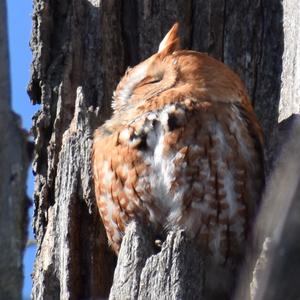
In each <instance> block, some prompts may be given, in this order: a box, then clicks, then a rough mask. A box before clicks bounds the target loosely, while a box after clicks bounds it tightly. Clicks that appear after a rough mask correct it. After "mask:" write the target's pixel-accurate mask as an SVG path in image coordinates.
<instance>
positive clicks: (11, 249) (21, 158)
mask: <svg viewBox="0 0 300 300" xmlns="http://www.w3.org/2000/svg"><path fill="white" fill-rule="evenodd" d="M6 22H7V20H6V3H5V1H0V64H1V67H0V299H12V300H14V299H16V300H17V299H21V295H22V286H23V270H22V260H23V251H24V248H25V244H26V238H27V221H28V220H27V213H28V207H29V204H30V201H29V199H28V198H27V196H26V178H27V170H28V165H29V158H28V153H27V149H26V143H27V141H26V135H25V132H24V131H23V130H22V129H21V128H20V124H21V121H20V118H19V116H17V115H16V114H15V113H14V112H12V110H11V103H10V78H9V76H10V74H9V56H8V40H7V25H6Z"/></svg>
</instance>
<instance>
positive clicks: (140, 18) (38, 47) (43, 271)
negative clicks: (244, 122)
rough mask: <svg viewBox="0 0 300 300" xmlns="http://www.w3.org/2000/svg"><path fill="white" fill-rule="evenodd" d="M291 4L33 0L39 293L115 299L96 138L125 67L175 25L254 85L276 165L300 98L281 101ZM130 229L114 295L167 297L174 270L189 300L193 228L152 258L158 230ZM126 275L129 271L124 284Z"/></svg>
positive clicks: (189, 44)
mask: <svg viewBox="0 0 300 300" xmlns="http://www.w3.org/2000/svg"><path fill="white" fill-rule="evenodd" d="M295 1H296V0H295ZM295 3H296V2H295ZM294 5H297V4H294ZM287 6H288V4H287V1H286V2H284V6H283V5H282V1H280V0H272V1H271V0H255V1H252V0H246V1H234V0H205V1H204V0H200V1H192V0H178V1H175V0H171V1H158V0H143V1H137V0H128V1H127V0H126V1H117V0H111V1H101V0H55V1H47V0H35V1H34V12H33V32H32V39H31V48H32V51H33V63H32V77H31V81H30V84H29V94H30V97H31V99H32V101H33V102H34V103H40V104H42V106H41V109H40V111H39V112H38V113H37V114H36V116H35V120H34V122H35V125H34V134H35V145H36V146H35V149H36V153H35V158H34V164H33V165H34V171H35V173H36V183H35V199H34V200H35V216H34V228H35V234H36V238H37V241H38V252H37V257H36V262H35V269H34V275H33V280H34V286H33V292H32V295H33V298H34V299H41V298H42V299H59V298H61V299H94V298H100V297H107V296H108V294H109V290H110V287H111V284H112V280H113V271H114V268H115V260H116V259H115V257H114V256H113V255H112V253H111V252H110V250H109V249H108V247H107V241H106V238H105V233H104V229H103V226H102V224H101V222H100V218H99V215H98V212H97V209H96V207H95V197H94V189H93V181H92V178H91V166H90V158H91V145H92V135H93V131H94V130H95V128H97V127H98V126H99V125H101V124H102V123H103V122H104V121H105V120H106V119H107V118H109V116H110V114H111V108H110V103H111V95H112V92H113V89H114V88H115V86H116V84H117V82H118V80H119V79H120V77H121V75H122V74H123V72H124V71H125V69H126V67H127V66H129V65H134V64H136V63H138V62H139V61H141V60H143V59H144V58H146V57H148V56H149V55H150V54H152V53H153V52H155V51H156V50H157V47H158V45H159V42H160V40H161V38H162V37H163V35H164V34H165V33H166V32H167V31H168V29H169V28H170V27H171V25H172V24H173V23H174V22H175V21H179V22H180V25H181V31H180V35H181V39H182V46H183V48H188V49H194V50H197V51H204V52H208V53H209V54H210V55H212V56H214V57H216V58H218V59H221V60H223V61H224V62H225V63H226V64H228V65H229V66H230V67H231V68H232V69H233V70H235V71H236V72H237V73H238V74H239V75H240V76H241V78H242V79H243V80H244V81H245V83H246V86H247V88H248V91H249V94H250V96H251V99H252V101H253V105H254V107H255V110H256V112H257V115H258V117H259V119H260V121H261V123H262V126H263V129H264V131H265V136H266V166H267V170H268V172H269V171H270V170H271V167H272V162H273V161H274V153H275V148H276V147H275V145H276V143H277V124H278V117H279V110H278V109H279V104H280V105H281V104H282V105H285V104H283V103H288V104H286V105H287V106H288V107H291V104H290V103H291V102H289V101H294V100H289V98H288V97H287V99H286V98H285V99H284V101H283V99H282V98H280V92H281V91H282V90H281V86H284V82H285V81H286V80H287V78H288V77H289V76H293V75H292V70H291V68H292V66H291V67H290V69H284V70H285V72H286V73H285V74H287V75H284V76H285V77H284V78H282V76H283V75H282V74H284V73H282V68H283V57H284V59H285V57H287V56H283V51H284V50H286V48H285V47H286V42H285V40H284V34H283V23H282V22H283V20H285V21H286V22H287V20H289V21H290V20H291V19H290V18H289V14H293V13H294V12H293V10H292V9H291V10H289V9H287ZM283 8H284V9H283ZM284 14H285V15H284ZM284 16H285V17H284ZM298 19H299V18H298ZM292 20H294V19H292ZM295 20H296V18H295ZM286 30H289V29H288V27H286ZM285 36H286V35H285ZM296 41H297V39H294V43H296ZM282 80H283V84H281V81H282ZM296 106H297V105H296ZM292 110H293V109H292ZM294 112H296V111H294ZM130 228H131V229H130V230H129V231H128V233H127V234H126V236H125V241H124V243H123V246H122V251H123V252H122V251H121V252H122V253H124V255H123V254H122V253H121V259H119V263H118V266H117V271H116V273H115V280H114V286H113V288H112V294H111V299H121V298H119V296H118V293H119V291H120V290H121V289H122V292H123V288H124V294H122V295H124V298H123V299H125V298H126V293H127V295H128V298H131V296H132V297H133V298H134V297H137V295H140V296H141V297H142V296H143V297H146V298H147V297H148V298H151V297H152V298H153V299H154V298H155V299H156V296H157V297H158V298H159V297H160V295H158V294H157V292H158V290H157V288H158V287H163V286H164V287H165V286H166V283H172V280H174V278H173V279H172V278H170V274H171V273H168V272H170V270H171V271H172V272H173V271H174V273H172V274H177V275H178V274H180V275H178V276H179V277H178V285H176V284H174V288H170V289H169V286H167V288H166V289H165V290H164V291H163V292H166V293H167V294H168V295H172V296H174V297H175V295H176V296H178V295H181V296H178V297H182V298H185V299H187V298H186V297H187V295H186V296H184V295H183V294H180V293H183V290H184V289H185V288H186V286H185V283H184V282H183V280H182V279H183V278H185V277H184V276H186V273H185V272H186V269H185V270H184V269H181V268H182V267H183V266H184V265H185V263H187V264H188V265H189V266H191V274H194V272H195V270H199V274H200V273H201V261H199V262H196V263H195V261H194V263H195V264H194V266H193V264H192V262H191V261H190V260H189V259H190V258H189V256H190V254H189V255H188V254H187V253H190V252H189V251H192V253H193V250H188V248H189V247H187V245H189V244H188V243H189V241H186V240H185V238H184V233H181V232H179V233H171V235H170V236H169V237H168V239H167V242H166V244H165V245H164V246H163V250H162V251H161V252H160V253H159V254H155V256H152V257H150V256H151V255H152V254H154V252H153V251H155V250H152V249H151V247H150V248H148V247H147V246H145V245H146V244H147V241H145V240H144V238H143V237H144V236H145V235H146V236H147V234H148V231H147V229H145V228H141V229H137V227H134V225H132V226H131V227H130ZM142 241H144V242H145V243H146V244H143V243H144V242H142ZM140 243H141V244H140ZM132 245H134V247H132ZM190 248H191V249H192V246H191V247H190ZM185 251H186V252H185ZM194 256H195V255H192V256H191V257H194ZM149 257H150V258H149ZM171 257H173V258H176V257H178V260H176V259H174V260H172V259H171ZM127 262H128V263H127ZM157 264H158V265H160V266H161V268H160V269H159V271H158V273H156V270H155V269H154V266H155V265H157ZM126 268H127V269H126ZM163 270H166V271H165V273H164V272H163ZM181 270H183V271H182V272H181ZM126 272H127V274H130V276H128V281H126V282H125V281H124V279H122V278H123V277H122V274H125V273H126ZM180 272H181V273H180ZM177 275H176V276H177ZM181 276H183V277H181ZM176 278H177V277H176ZM191 280H192V282H190V285H191V289H190V291H189V293H191V294H193V293H195V294H194V295H197V293H200V292H201V284H199V278H198V277H197V276H194V279H191ZM193 280H194V281H193ZM122 282H124V284H122ZM140 283H142V285H140ZM177 288H178V290H176V289H177ZM167 294H163V296H166V297H167ZM133 295H134V296H133ZM189 295H190V294H189ZM161 297H162V296H161Z"/></svg>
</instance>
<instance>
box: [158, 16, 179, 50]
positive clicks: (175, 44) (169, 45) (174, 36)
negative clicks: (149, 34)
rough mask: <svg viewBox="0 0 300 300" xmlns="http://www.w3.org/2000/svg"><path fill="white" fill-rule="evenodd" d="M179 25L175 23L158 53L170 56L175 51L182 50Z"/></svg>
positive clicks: (160, 45) (161, 43)
mask: <svg viewBox="0 0 300 300" xmlns="http://www.w3.org/2000/svg"><path fill="white" fill-rule="evenodd" d="M178 31H179V23H177V22H176V23H175V24H174V25H173V27H172V28H171V29H170V31H169V32H168V33H167V34H166V36H165V37H164V39H163V40H162V41H161V42H160V44H159V48H158V53H160V54H162V55H168V54H171V53H173V52H174V51H175V50H178V49H180V39H179V36H178Z"/></svg>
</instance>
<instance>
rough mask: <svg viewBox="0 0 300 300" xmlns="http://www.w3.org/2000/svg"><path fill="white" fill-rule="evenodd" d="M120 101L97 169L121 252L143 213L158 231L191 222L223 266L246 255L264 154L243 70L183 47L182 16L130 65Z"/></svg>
mask: <svg viewBox="0 0 300 300" xmlns="http://www.w3.org/2000/svg"><path fill="white" fill-rule="evenodd" d="M113 109H114V112H113V116H112V118H111V119H110V120H108V121H106V123H105V124H104V125H103V126H101V127H100V128H99V129H97V131H96V132H95V136H94V149H93V151H94V152H93V169H94V179H95V190H96V198H97V204H98V207H99V211H100V214H101V217H102V220H103V223H104V226H105V229H106V232H107V236H108V240H109V242H110V244H111V246H112V248H113V249H114V251H115V252H116V253H117V252H118V251H119V248H120V245H121V241H122V236H123V234H124V231H125V228H126V225H127V224H128V222H130V220H132V219H139V220H142V221H145V222H147V223H148V224H150V225H151V226H152V228H153V230H154V231H155V232H156V233H157V234H158V235H159V236H161V233H162V232H167V231H168V230H171V229H172V230H174V229H175V230H176V229H184V230H185V231H186V233H187V235H188V236H189V237H190V238H191V239H193V240H194V242H195V244H196V245H197V247H198V248H199V252H200V253H203V254H204V256H205V257H207V259H208V260H209V261H210V262H212V263H213V264H215V265H216V266H218V265H220V266H222V268H223V267H224V266H226V264H227V265H229V264H232V261H235V259H236V258H238V257H241V256H243V253H244V250H245V249H244V248H245V241H246V238H247V234H248V232H249V226H250V225H251V221H252V220H253V216H254V214H255V211H256V208H257V205H258V202H259V199H260V194H261V190H262V185H263V167H262V158H263V154H262V131H261V128H260V126H259V124H258V122H257V119H256V116H255V114H254V112H253V108H252V106H251V104H250V101H249V99H248V96H247V92H246V90H245V87H244V85H243V83H242V82H241V80H240V79H239V77H238V76H237V75H236V74H234V73H233V72H232V71H231V70H230V69H229V68H228V67H227V66H225V65H224V64H223V63H221V62H219V61H217V60H216V59H214V58H212V57H209V56H208V55H207V54H204V53H199V52H195V51H187V50H179V37H178V25H177V24H175V25H174V26H173V27H172V29H171V30H170V31H169V33H168V34H167V35H166V36H165V38H164V39H163V41H162V42H161V43H160V46H159V50H158V52H157V53H155V54H154V55H152V56H151V57H150V58H148V59H146V60H145V61H143V62H142V63H140V64H139V65H137V66H135V67H134V68H132V69H128V70H127V71H126V73H125V75H124V77H123V78H122V80H121V81H120V83H119V85H118V86H117V88H116V91H115V92H114V97H113ZM225 269H226V268H225ZM229 269H230V268H229ZM220 272H221V271H220ZM222 276H223V275H222ZM208 277H209V276H208ZM225 277H226V275H225ZM223 278H224V277H223ZM224 281H226V278H224Z"/></svg>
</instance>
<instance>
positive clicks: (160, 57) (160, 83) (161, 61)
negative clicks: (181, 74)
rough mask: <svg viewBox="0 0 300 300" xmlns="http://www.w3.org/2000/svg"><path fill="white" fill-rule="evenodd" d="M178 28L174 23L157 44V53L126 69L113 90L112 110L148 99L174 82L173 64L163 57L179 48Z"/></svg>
mask: <svg viewBox="0 0 300 300" xmlns="http://www.w3.org/2000/svg"><path fill="white" fill-rule="evenodd" d="M178 30H179V24H178V23H175V24H174V25H173V27H172V28H171V29H170V31H169V32H168V33H167V34H166V36H165V37H164V39H163V40H162V41H161V43H160V44H159V48H158V51H157V53H155V54H153V55H152V56H151V57H149V58H148V59H146V60H144V61H143V62H141V63H140V64H138V65H137V66H135V67H133V68H128V69H127V70H126V73H125V75H124V76H123V78H122V79H121V81H120V82H119V84H118V86H117V88H116V90H115V91H114V95H113V103H112V106H113V109H114V110H122V108H125V107H127V106H128V105H130V104H132V103H133V100H136V99H139V98H143V100H145V99H148V98H150V97H152V96H153V95H155V94H157V92H158V91H162V90H164V89H167V88H169V87H170V86H171V85H172V84H173V83H174V81H175V79H176V72H175V66H172V65H171V66H170V65H168V64H167V62H166V61H165V59H166V57H167V56H169V55H172V53H173V52H174V51H175V50H178V49H179V44H180V40H179V36H178Z"/></svg>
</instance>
